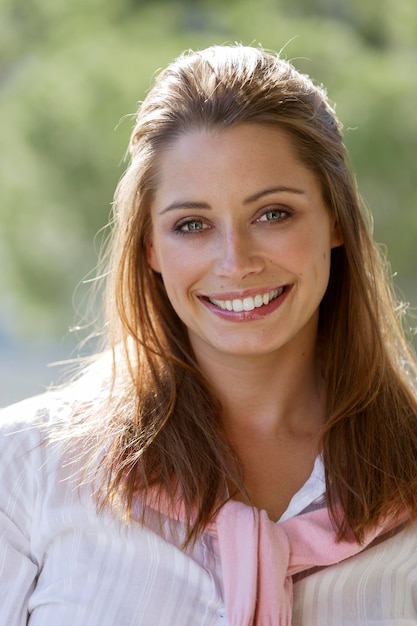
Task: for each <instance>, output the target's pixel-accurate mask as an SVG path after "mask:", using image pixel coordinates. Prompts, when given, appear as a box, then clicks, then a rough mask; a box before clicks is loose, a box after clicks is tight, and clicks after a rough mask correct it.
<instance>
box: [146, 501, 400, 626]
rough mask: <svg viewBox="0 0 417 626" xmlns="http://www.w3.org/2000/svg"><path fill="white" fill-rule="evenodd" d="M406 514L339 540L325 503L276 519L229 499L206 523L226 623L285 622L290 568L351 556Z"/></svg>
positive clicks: (180, 514) (162, 504) (164, 508)
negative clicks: (358, 538)
mask: <svg viewBox="0 0 417 626" xmlns="http://www.w3.org/2000/svg"><path fill="white" fill-rule="evenodd" d="M147 500H148V504H149V505H150V506H153V505H154V506H153V508H158V509H159V510H160V512H161V513H164V514H167V515H170V516H172V514H173V511H172V506H170V505H169V504H168V502H167V501H164V498H160V499H158V506H157V507H156V506H155V501H153V498H152V496H150V497H149V498H148V499H147ZM175 508H176V511H175V517H176V518H177V519H179V520H181V521H184V520H185V513H184V510H183V507H182V505H181V504H179V505H178V507H175ZM405 519H406V515H403V516H401V518H400V517H395V518H392V519H390V520H386V521H385V523H383V524H380V525H379V526H378V527H377V528H376V529H375V530H374V531H373V532H371V533H369V534H368V535H367V537H366V539H365V541H364V543H363V544H358V543H356V542H355V541H353V540H352V541H340V542H339V541H337V539H336V534H335V530H334V526H333V525H332V522H331V520H330V517H329V514H328V510H327V509H326V508H323V509H319V510H316V511H313V512H311V513H306V514H304V515H299V516H297V517H293V518H291V519H289V520H287V521H285V522H283V523H282V524H277V523H275V522H272V521H271V520H270V519H269V517H268V515H267V513H266V511H259V510H258V509H255V508H251V507H249V506H246V505H245V504H242V503H240V502H235V501H233V500H230V501H229V502H227V503H226V504H225V505H224V506H223V507H222V508H221V509H220V511H219V513H218V514H217V516H216V518H215V520H214V522H213V523H211V524H210V525H209V526H208V527H207V532H208V533H209V534H210V535H212V536H213V538H214V539H215V541H216V542H217V543H218V549H219V553H220V559H221V567H222V574H223V585H224V596H225V605H226V617H227V624H228V626H290V625H291V615H292V604H293V592H292V575H293V574H296V573H298V572H302V571H304V570H308V569H310V568H312V567H316V566H319V567H320V566H327V565H333V564H335V563H338V562H340V561H343V560H344V559H347V558H349V557H351V556H354V555H355V554H358V553H359V552H361V551H362V550H363V549H364V548H365V547H366V546H368V545H369V544H370V543H372V541H373V540H374V539H376V538H377V537H378V536H380V535H382V534H384V533H385V532H388V531H389V530H392V529H393V528H395V527H396V526H397V525H398V524H400V523H401V522H403V521H405Z"/></svg>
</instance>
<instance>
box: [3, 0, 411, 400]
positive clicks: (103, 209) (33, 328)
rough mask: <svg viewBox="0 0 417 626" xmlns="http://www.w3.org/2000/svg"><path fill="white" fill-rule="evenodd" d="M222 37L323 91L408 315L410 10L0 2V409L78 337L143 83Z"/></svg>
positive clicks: (343, 2) (397, 5)
mask: <svg viewBox="0 0 417 626" xmlns="http://www.w3.org/2000/svg"><path fill="white" fill-rule="evenodd" d="M233 42H241V43H244V44H255V45H256V44H262V45H263V46H265V47H267V48H271V49H274V50H281V49H283V50H284V52H283V54H285V56H286V57H287V58H289V59H291V60H292V61H293V62H294V64H295V65H296V67H297V68H298V69H300V70H302V71H304V72H306V73H308V74H310V76H312V77H313V78H314V79H315V80H316V81H317V82H322V83H324V84H325V85H326V87H327V89H328V92H329V96H330V98H331V99H332V100H333V101H334V102H336V103H337V112H338V115H339V117H340V118H341V119H342V121H343V123H344V127H345V136H346V143H347V145H348V147H349V149H350V151H351V154H352V158H353V162H354V164H355V170H356V173H357V177H358V180H359V186H360V189H361V191H362V195H363V196H364V198H365V199H366V201H367V203H368V204H369V205H370V206H371V208H372V210H373V213H374V216H375V233H376V238H377V239H378V241H380V242H383V243H384V244H385V245H386V246H387V250H388V256H389V259H390V261H391V265H392V271H393V273H394V274H395V276H396V278H395V280H396V284H397V286H398V289H399V290H401V292H402V293H403V294H404V300H405V301H407V302H410V303H411V304H412V305H414V306H416V305H417V2H416V1H415V0H366V1H365V0H239V1H238V0H236V1H234V0H208V1H204V0H188V1H187V0H183V1H178V2H176V1H171V2H168V1H165V2H163V1H159V0H147V1H146V0H117V1H115V0H71V1H70V2H68V1H64V0H1V5H0V120H1V133H0V142H1V146H0V148H1V149H0V406H1V405H4V404H7V403H9V402H13V401H16V400H19V399H21V398H24V397H26V396H28V395H30V394H33V393H37V392H40V391H42V390H43V389H44V388H45V387H46V386H48V384H49V383H50V382H53V381H55V382H56V381H57V379H59V378H60V376H61V375H62V374H61V370H60V368H59V367H58V368H57V367H55V368H51V367H48V364H49V363H51V362H55V361H60V360H63V359H67V358H76V357H77V356H78V354H79V353H80V350H81V348H79V347H77V345H78V342H79V341H80V340H82V338H83V336H85V335H87V334H88V333H89V332H90V331H91V327H90V326H89V325H88V319H89V317H88V316H89V312H88V311H87V307H86V306H85V303H86V302H87V300H88V289H89V286H90V283H89V282H88V281H89V280H90V279H91V278H92V277H93V276H94V273H95V272H94V268H95V265H96V263H97V252H98V250H99V248H100V246H101V245H102V242H103V239H104V238H105V231H103V227H104V226H105V224H106V223H107V221H108V218H109V215H110V210H111V201H112V195H113V191H114V188H115V186H116V184H117V181H118V179H119V178H120V176H121V174H122V172H123V169H124V167H125V163H124V160H123V155H124V152H125V148H126V145H127V141H128V137H129V134H130V130H131V127H132V118H131V114H133V113H134V112H135V110H136V107H137V102H138V101H140V100H141V99H143V97H144V95H145V94H146V90H147V89H148V88H149V86H150V84H151V80H152V77H153V76H154V74H155V72H156V71H157V70H158V69H160V68H162V67H164V66H165V65H166V64H167V63H168V62H169V61H170V60H172V59H173V58H174V57H175V56H177V55H178V54H179V53H180V52H181V51H182V50H184V49H187V48H200V47H203V46H207V45H210V44H212V43H233ZM75 326H79V327H80V328H81V329H80V330H79V331H77V332H72V331H71V330H70V329H71V328H73V327H75ZM84 349H87V350H88V348H84Z"/></svg>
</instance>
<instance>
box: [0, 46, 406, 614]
mask: <svg viewBox="0 0 417 626" xmlns="http://www.w3.org/2000/svg"><path fill="white" fill-rule="evenodd" d="M130 155H131V160H130V164H129V167H128V169H127V171H126V173H125V175H124V177H123V178H122V180H121V182H120V184H119V186H118V189H117V192H116V197H115V216H114V236H113V242H112V246H111V255H110V257H109V266H108V285H107V309H106V313H107V319H106V329H107V333H108V335H107V336H108V345H107V348H108V350H107V351H104V352H103V353H102V354H101V355H98V356H97V359H96V361H95V363H94V364H93V365H91V366H90V367H89V368H87V369H86V370H85V371H84V372H83V373H82V376H80V378H79V380H77V381H76V382H74V383H72V385H70V386H68V387H67V388H66V389H62V390H59V391H56V392H54V393H49V394H46V396H45V397H42V398H38V399H35V400H31V401H27V402H26V403H23V404H20V405H17V406H15V407H12V408H10V409H8V410H7V411H5V415H4V417H3V424H2V429H3V433H4V436H3V448H4V450H3V459H4V462H3V464H2V481H1V485H2V488H1V511H2V513H1V518H0V520H1V526H2V548H1V554H2V559H1V567H2V570H1V578H0V593H1V602H0V615H1V617H2V620H1V621H2V623H4V624H6V623H7V624H8V626H17V625H19V626H20V625H22V624H30V626H34V625H35V626H38V625H42V626H45V625H46V624H50V623H59V624H60V625H62V626H67V625H68V626H69V625H70V624H71V625H73V624H77V625H84V624H85V625H87V624H88V626H93V625H95V624H97V625H98V624H100V626H103V625H104V626H107V625H110V624H118V625H123V626H125V625H126V626H128V625H131V624H132V625H133V624H144V625H150V624H152V625H153V624H163V625H165V624H167V625H170V626H171V625H177V624H178V625H181V626H185V625H190V624H198V625H199V626H206V625H213V626H214V625H217V624H227V625H228V626H249V625H251V624H256V625H258V626H267V625H273V626H275V625H284V624H297V625H301V624H302V625H307V624H308V625H309V626H311V625H312V624H320V626H324V625H327V624H329V625H330V624H331V625H332V626H334V624H338V625H339V624H343V625H347V624H349V625H355V626H356V625H359V624H369V623H374V622H375V623H376V622H378V623H381V624H382V623H383V624H398V623H400V622H401V623H404V624H411V623H415V622H416V620H417V592H416V588H417V587H416V581H417V558H416V557H415V554H416V550H415V548H416V546H417V539H416V533H415V532H414V524H415V521H416V517H417V484H416V483H417V472H416V468H417V435H416V424H417V401H416V370H417V368H416V364H415V361H414V360H413V357H412V354H411V351H410V350H409V348H408V346H407V343H406V341H405V339H404V337H403V333H402V330H401V324H400V321H399V320H398V319H397V313H396V304H395V302H394V298H393V296H392V292H391V287H390V284H389V281H388V279H387V277H386V274H385V268H384V263H383V260H382V259H381V258H380V255H379V252H378V248H377V246H376V244H375V243H374V242H373V240H372V237H371V234H370V229H369V226H368V223H367V220H366V219H365V217H364V215H363V213H362V210H361V207H360V201H359V198H358V194H357V191H356V187H355V183H354V180H353V178H352V175H351V174H350V172H349V168H348V164H347V161H348V158H347V154H346V149H345V147H344V144H343V139H342V135H341V129H340V124H339V122H338V120H337V118H336V116H335V113H334V111H333V109H332V108H331V106H330V104H329V102H328V101H327V99H326V95H325V93H324V91H323V90H322V89H321V88H318V87H316V86H314V85H313V84H312V82H311V80H310V79H309V78H308V77H307V76H304V75H302V74H300V73H298V72H297V71H296V70H295V69H294V68H293V67H292V66H291V65H290V64H289V63H288V62H286V61H284V60H282V59H280V58H279V57H277V56H275V55H272V54H269V53H266V52H264V51H263V50H261V49H258V48H251V47H242V46H230V47H229V46H218V47H217V46H215V47H211V48H208V49H207V50H203V51H201V52H190V53H187V54H185V55H183V56H181V57H180V58H179V59H177V60H176V61H174V62H173V63H172V64H171V65H170V66H169V67H168V68H167V69H166V70H165V71H163V72H162V73H161V75H160V76H159V77H158V79H157V80H156V84H155V85H154V87H153V88H152V89H151V91H150V92H149V94H148V96H147V98H146V99H145V101H144V103H143V104H142V106H141V107H140V109H139V112H138V115H137V121H136V126H135V128H134V130H133V133H132V137H131V141H130ZM32 415H33V417H31V416H32ZM277 522H279V523H277Z"/></svg>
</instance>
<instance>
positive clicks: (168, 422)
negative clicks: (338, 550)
mask: <svg viewBox="0 0 417 626" xmlns="http://www.w3.org/2000/svg"><path fill="white" fill-rule="evenodd" d="M242 123H245V124H248V123H253V124H267V125H272V126H276V127H279V128H281V129H284V130H285V131H286V132H287V133H289V135H290V136H291V138H292V140H293V143H294V146H295V148H296V150H297V152H298V156H299V158H300V159H301V160H302V161H303V163H304V164H305V165H306V166H307V167H308V168H309V169H310V170H311V171H313V172H314V173H315V174H316V176H317V177H318V180H319V181H320V183H321V186H322V192H323V197H324V199H325V202H326V204H327V207H328V210H329V212H330V214H331V215H333V216H334V217H335V218H336V220H337V221H338V223H339V227H340V231H341V233H342V237H343V241H344V245H343V246H341V247H339V248H336V249H334V250H333V251H332V264H331V275H330V282H329V285H328V289H327V292H326V294H325V296H324V299H323V301H322V303H321V307H320V319H319V342H320V354H321V362H322V367H323V372H324V377H325V380H326V384H327V396H328V419H327V422H326V425H325V427H324V431H323V437H322V444H323V458H324V465H325V470H326V480H327V500H328V505H329V507H330V510H331V512H332V513H333V514H334V517H335V523H337V527H338V531H339V535H340V537H342V536H346V535H347V533H348V532H353V533H354V535H355V537H356V538H357V539H358V540H361V539H362V537H363V534H364V532H365V531H366V530H367V528H369V527H370V526H372V525H373V524H375V523H376V522H377V521H378V520H379V519H380V517H381V516H383V515H384V514H386V513H388V512H392V511H395V510H397V509H399V508H401V507H402V506H407V507H409V508H410V511H411V517H412V518H413V519H414V518H416V517H417V471H416V470H417V403H416V397H415V392H416V389H415V380H416V376H417V372H416V365H415V361H414V360H413V356H412V354H411V352H410V350H409V348H408V346H407V342H406V340H405V339H404V336H403V331H402V324H401V319H400V316H399V315H398V313H397V311H396V303H395V298H394V295H393V291H392V288H391V284H390V281H389V278H388V276H387V271H386V266H385V261H384V259H383V257H382V256H381V254H380V251H379V248H378V246H377V245H376V244H375V242H374V241H373V238H372V235H371V229H370V223H369V219H368V218H367V216H366V213H365V210H364V208H363V207H362V206H361V201H360V198H359V195H358V193H357V189H356V185H355V181H354V178H353V176H352V173H351V168H350V166H349V159H348V155H347V152H346V148H345V146H344V143H343V137H342V132H341V125H340V123H339V122H338V120H337V118H336V116H335V112H334V110H333V108H332V106H331V104H330V103H329V101H328V99H327V96H326V93H325V91H324V90H323V89H322V88H321V87H318V86H315V85H314V84H313V82H312V81H311V80H310V78H309V77H307V76H305V75H303V74H300V73H299V72H297V71H296V70H295V69H294V67H293V66H292V65H291V64H290V63H289V62H287V61H286V60H283V59H281V58H279V56H278V55H275V54H271V53H267V52H265V51H264V50H262V49H261V48H255V47H244V46H238V45H236V46H213V47H211V48H208V49H206V50H203V51H200V52H188V53H185V54H183V55H182V56H180V57H179V58H178V59H177V60H175V61H174V62H173V63H171V64H170V65H169V66H168V68H167V69H165V70H164V71H163V72H162V73H161V74H160V75H159V77H158V78H157V79H156V82H155V85H154V86H153V88H152V89H151V90H150V92H149V93H148V95H147V97H146V99H145V101H144V102H143V104H142V105H141V106H140V107H139V111H138V114H137V118H136V124H135V127H134V130H133V133H132V136H131V140H130V144H129V152H130V164H129V166H128V168H127V171H126V173H125V175H124V176H123V178H122V180H121V181H120V184H119V186H118V188H117V191H116V195H115V204H114V224H113V226H114V231H113V240H112V247H111V256H110V260H109V279H108V285H107V330H108V338H109V342H110V347H111V350H112V354H113V366H114V380H113V382H114V381H116V382H114V385H113V392H112V393H111V392H110V388H111V385H110V384H109V385H108V387H106V389H107V392H106V393H108V395H109V397H110V396H111V400H109V402H108V403H107V404H103V405H102V406H101V408H100V410H99V411H96V414H97V416H98V417H97V420H96V421H94V420H93V419H90V422H88V423H89V424H90V425H89V426H88V427H87V428H86V427H85V425H84V428H83V435H84V434H85V433H86V432H88V431H89V432H90V434H91V437H90V444H91V441H93V443H94V445H93V447H94V449H95V450H96V452H97V453H98V454H99V453H100V451H101V450H102V449H103V448H104V447H105V448H106V451H107V452H106V455H105V457H102V460H101V463H100V465H99V474H98V475H99V476H101V477H103V476H104V478H102V485H101V486H102V490H101V503H102V504H105V505H106V504H109V505H112V504H113V505H114V504H115V502H117V503H118V504H119V506H121V507H122V509H123V511H124V513H125V514H126V516H127V517H128V518H129V515H130V511H131V507H132V504H133V502H134V500H135V498H137V497H140V494H141V492H143V490H146V489H147V488H148V487H149V486H151V485H156V486H160V487H162V488H163V489H164V490H165V491H166V492H167V493H168V494H169V495H170V496H173V495H174V493H175V490H176V489H179V490H180V493H181V497H182V498H183V501H184V504H185V507H186V510H187V511H188V514H189V534H188V539H193V538H195V537H196V536H197V534H198V532H200V531H201V529H202V528H203V527H204V525H205V524H206V523H207V521H208V520H209V519H210V516H211V515H212V514H213V511H214V510H215V509H216V507H217V506H218V505H219V504H221V503H222V501H223V500H224V494H225V492H224V488H225V484H226V483H227V484H228V485H229V486H230V485H232V487H233V486H234V487H235V488H236V490H243V489H244V479H243V472H242V468H241V466H240V462H239V459H238V457H237V455H236V453H235V452H234V450H233V449H232V447H231V446H230V445H229V443H228V441H227V439H226V437H225V435H224V433H223V431H222V428H221V420H220V414H221V407H220V406H219V403H218V401H217V400H216V398H215V397H214V395H213V393H212V392H211V390H210V387H209V385H208V382H207V381H206V380H204V377H203V376H202V374H201V372H200V371H199V369H198V367H197V364H196V362H195V359H194V355H193V353H192V349H191V346H190V343H189V341H188V337H187V332H186V329H185V327H184V325H183V323H182V322H181V321H180V319H179V318H178V317H177V315H176V313H175V312H174V310H173V308H172V307H171V304H170V302H169V300H168V298H167V295H166V292H165V289H164V286H163V283H162V280H161V278H160V276H159V275H158V274H157V273H155V272H154V271H152V269H151V268H150V267H149V264H148V262H147V258H146V250H145V248H146V241H147V238H148V236H149V233H150V230H151V222H150V204H151V202H152V198H153V194H154V193H155V189H156V188H157V185H158V157H159V155H160V154H161V151H162V150H164V149H166V148H167V146H169V145H170V144H172V143H173V142H174V141H175V139H176V138H177V137H178V136H180V135H181V134H183V133H186V132H188V131H189V130H190V129H195V128H199V129H200V128H206V129H217V130H221V129H227V128H230V127H232V126H235V125H237V124H242ZM80 432H81V431H80ZM338 505H341V507H342V509H343V511H344V517H343V519H342V520H341V519H340V518H337V520H336V515H335V511H336V506H338ZM193 511H194V512H196V516H193Z"/></svg>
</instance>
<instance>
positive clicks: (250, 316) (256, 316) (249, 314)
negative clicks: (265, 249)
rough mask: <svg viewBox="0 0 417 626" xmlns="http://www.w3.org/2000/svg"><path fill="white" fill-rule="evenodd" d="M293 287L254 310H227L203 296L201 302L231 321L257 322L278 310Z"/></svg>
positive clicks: (287, 288) (219, 315)
mask: <svg viewBox="0 0 417 626" xmlns="http://www.w3.org/2000/svg"><path fill="white" fill-rule="evenodd" d="M290 290H291V288H290V287H286V288H285V290H284V292H283V293H282V294H281V295H280V296H278V298H275V299H274V300H272V301H271V302H270V303H269V304H264V305H263V306H261V307H259V308H255V309H253V310H252V311H239V312H236V311H225V310H224V309H221V308H220V307H218V306H216V305H215V304H213V303H212V302H210V300H206V299H205V298H201V302H202V303H203V304H204V305H205V306H206V307H207V308H208V309H209V310H210V311H211V312H212V313H215V314H216V315H217V316H218V317H221V318H223V319H225V320H228V321H230V322H255V321H256V320H261V319H263V318H264V317H266V316H267V315H270V314H271V313H273V312H274V311H276V310H277V309H278V308H279V307H280V306H281V304H282V303H283V302H284V300H285V299H286V298H287V296H288V294H289V292H290Z"/></svg>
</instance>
